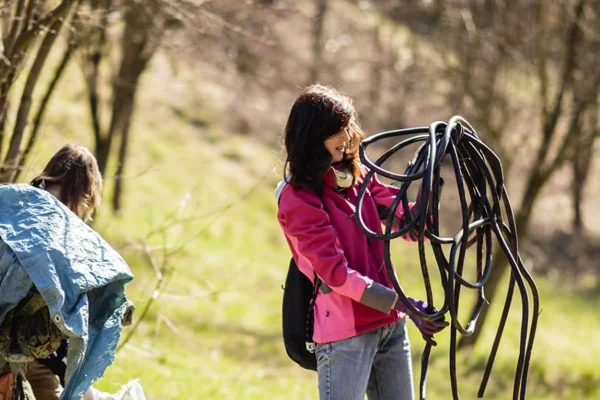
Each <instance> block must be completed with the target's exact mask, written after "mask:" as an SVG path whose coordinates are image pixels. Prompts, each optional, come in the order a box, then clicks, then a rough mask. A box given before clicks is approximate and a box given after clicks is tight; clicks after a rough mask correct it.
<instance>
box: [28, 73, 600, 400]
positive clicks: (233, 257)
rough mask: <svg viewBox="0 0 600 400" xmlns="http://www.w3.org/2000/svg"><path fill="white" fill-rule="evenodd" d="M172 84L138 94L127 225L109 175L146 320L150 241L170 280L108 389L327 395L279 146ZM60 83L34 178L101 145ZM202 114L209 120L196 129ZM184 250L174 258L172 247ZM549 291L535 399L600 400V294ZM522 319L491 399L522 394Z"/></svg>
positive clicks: (533, 383)
mask: <svg viewBox="0 0 600 400" xmlns="http://www.w3.org/2000/svg"><path fill="white" fill-rule="evenodd" d="M77 73H78V71H77V70H76V69H71V70H70V72H69V74H70V75H69V76H71V78H73V79H74V80H75V81H77V79H78V78H77V76H76V74H77ZM171 83H172V82H170V81H169V79H165V77H164V76H159V74H156V73H151V74H148V75H145V76H144V80H143V90H144V92H143V93H144V96H139V103H138V107H137V117H136V119H135V122H134V124H133V127H132V143H131V149H132V151H131V155H130V164H129V166H128V172H127V180H126V185H127V186H126V197H125V199H124V200H125V201H124V207H125V208H124V210H123V213H122V214H121V215H120V216H115V215H112V214H111V213H110V211H109V209H108V208H109V207H108V205H109V204H110V188H111V186H112V180H111V179H107V180H106V189H107V190H105V201H104V203H105V207H104V209H103V210H102V211H101V212H100V213H99V214H98V217H97V220H96V222H95V228H96V229H97V230H98V231H99V232H101V233H102V234H103V235H104V236H105V237H106V238H107V239H108V240H109V241H110V242H111V243H112V244H113V245H114V246H115V247H116V248H117V249H118V250H119V251H120V252H121V253H122V254H123V256H124V257H125V258H126V260H127V261H128V262H129V264H130V265H131V267H132V270H133V271H134V273H135V275H136V279H135V280H134V281H133V283H131V284H130V285H129V286H128V294H129V296H130V298H131V299H132V300H133V301H134V302H135V303H136V304H137V307H138V313H137V317H139V316H140V311H141V310H142V309H143V308H144V305H145V304H146V302H147V301H148V300H149V298H150V296H151V292H152V289H153V288H154V285H155V283H156V276H155V273H154V271H153V269H152V268H151V267H150V266H149V264H148V262H147V261H146V258H145V257H144V254H143V252H142V250H141V246H142V243H143V242H142V239H143V238H146V241H147V244H148V246H149V248H151V249H153V250H152V254H153V256H154V257H155V258H156V260H157V262H158V263H159V264H160V263H161V262H163V261H164V262H166V264H165V265H166V266H167V267H168V269H169V271H171V273H170V274H169V275H168V276H167V277H166V281H165V282H166V284H164V285H163V288H162V290H161V292H160V295H159V296H158V298H157V299H156V301H155V303H154V304H153V305H152V307H151V309H150V312H149V313H148V315H147V317H146V319H145V320H144V321H143V322H142V324H141V325H140V328H139V330H138V331H136V332H135V334H134V336H133V337H132V339H131V340H130V341H129V342H128V344H127V345H126V346H125V347H124V348H123V350H122V351H120V352H119V353H118V355H117V359H116V361H115V363H114V364H113V365H112V366H111V367H110V368H109V369H108V370H107V372H106V374H105V376H104V377H103V378H102V379H101V380H100V381H99V382H98V383H97V386H98V387H99V388H101V389H103V390H107V391H116V390H117V389H118V388H119V387H120V385H122V384H124V383H125V382H127V381H128V380H130V379H135V378H139V379H140V380H141V383H142V385H143V386H144V388H145V391H146V393H147V395H148V397H149V398H151V399H154V400H156V399H212V398H215V399H216V398H219V399H279V398H286V399H287V400H293V399H307V398H316V397H317V391H316V375H315V374H313V373H310V372H307V371H303V370H301V369H300V368H299V367H297V366H295V364H293V363H292V362H291V361H289V359H288V358H287V356H286V355H285V351H284V349H283V343H282V340H281V332H280V302H281V296H282V290H281V285H282V284H283V282H284V278H285V273H286V268H287V262H288V259H289V250H288V249H287V246H286V244H285V241H284V240H283V236H282V234H281V232H280V229H279V227H278V225H277V222H276V204H275V200H274V197H273V194H272V191H273V188H274V184H275V183H276V181H277V180H278V177H279V176H280V166H279V162H278V159H277V149H274V148H268V147H265V146H263V145H261V144H259V143H256V142H254V141H253V140H252V139H251V138H248V137H242V136H237V135H234V134H230V133H227V132H223V131H222V130H221V129H222V128H221V125H220V124H219V123H218V122H217V121H215V120H212V119H211V117H210V116H211V115H212V110H211V109H210V107H209V106H208V105H207V104H208V102H202V101H200V100H198V99H187V98H185V96H183V98H182V99H181V98H178V99H177V101H175V100H174V98H175V97H177V96H176V94H173V93H171V92H169V85H170V84H171ZM61 88H62V89H63V90H66V91H67V93H66V94H65V95H64V96H62V97H60V98H59V99H58V100H57V101H56V102H54V103H53V104H52V107H51V109H50V111H49V115H50V117H49V118H48V120H47V125H46V128H45V130H44V133H43V138H42V139H41V141H40V143H39V146H38V148H37V150H36V154H35V157H34V158H33V159H32V162H31V164H30V167H31V169H30V170H29V171H28V173H27V174H26V176H25V177H24V180H26V179H28V178H31V176H32V175H33V174H34V173H35V171H37V170H39V169H41V167H43V164H44V162H45V160H47V159H48V157H49V155H51V154H52V153H53V152H54V151H56V150H57V149H58V147H60V146H61V145H62V144H64V143H65V142H67V141H77V142H79V143H82V144H85V145H88V146H91V145H92V142H91V133H90V129H89V121H88V116H87V115H88V114H87V110H86V109H85V107H84V106H83V105H84V104H85V103H84V102H85V100H84V94H83V92H82V91H81V90H80V89H77V87H75V88H72V89H71V88H68V87H67V84H65V83H64V82H63V84H62V85H61ZM165 93H168V95H167V94H165ZM197 107H200V108H201V109H199V110H197V109H196V108H197ZM174 110H176V111H174ZM195 115H201V118H196V117H194V116H195ZM198 119H199V120H202V123H201V124H199V123H195V122H194V121H196V120H198ZM282 123H283V121H282ZM111 170H114V166H111ZM109 177H110V174H109ZM169 222H173V224H172V226H170V227H168V228H167V229H164V232H163V233H155V234H152V235H149V233H151V232H153V231H157V230H160V229H159V228H160V227H161V226H164V225H165V224H166V223H169ZM178 248H180V251H177V252H176V253H175V254H173V255H170V256H169V257H168V258H166V261H165V258H164V251H166V252H170V251H173V250H175V249H178ZM395 251H396V260H398V262H397V265H398V267H399V269H398V273H399V276H400V279H401V281H402V283H403V286H404V287H405V288H406V289H407V290H408V291H409V292H410V293H411V294H414V295H415V296H419V295H420V294H421V295H422V288H421V287H420V286H419V282H420V280H419V266H418V260H417V255H416V247H415V246H412V245H410V244H398V245H397V246H396V249H395ZM539 286H540V291H541V294H542V307H543V312H542V314H541V317H540V326H539V329H538V338H537V341H536V345H535V348H534V354H533V359H532V365H531V372H530V380H529V390H528V393H529V396H528V398H529V399H532V400H533V399H550V400H552V399H557V400H558V399H575V398H577V399H596V398H599V396H600V378H598V374H597V359H598V358H599V357H600V334H599V333H598V332H599V331H600V329H599V328H600V322H599V319H598V318H597V312H596V310H597V309H598V307H599V306H600V300H599V297H598V295H597V293H589V294H588V295H587V296H585V297H584V296H578V295H577V294H576V293H572V292H571V290H570V289H569V288H568V287H561V286H560V285H558V284H556V283H549V282H546V281H544V280H540V281H539ZM437 293H438V295H439V290H438V291H437ZM502 303H503V299H502V298H498V299H497V300H496V301H495V302H494V304H492V307H493V315H492V318H491V324H490V325H489V326H488V327H487V329H486V331H485V332H484V335H483V337H482V340H481V342H480V345H479V346H477V347H476V348H475V349H474V351H473V352H471V353H470V354H465V353H460V354H459V358H458V365H459V368H458V369H459V385H460V389H461V394H462V398H463V399H473V398H475V397H476V391H477V385H478V381H479V379H480V377H481V374H482V372H483V366H484V363H485V360H486V359H487V352H488V351H489V347H490V346H491V341H492V339H493V335H494V332H495V326H494V325H495V321H497V319H498V316H499V312H500V307H501V306H502ZM519 321H520V318H519V313H518V308H517V309H516V310H515V311H513V313H512V314H511V316H510V319H509V323H508V324H507V328H506V334H505V338H504V341H503V343H502V346H501V348H500V352H499V355H498V358H497V362H496V366H495V369H494V372H493V374H492V379H491V381H490V383H489V385H488V391H487V394H486V398H487V399H507V398H509V397H510V393H511V390H512V389H511V388H512V379H513V374H514V368H515V366H516V361H517V353H516V349H517V346H518V324H519ZM130 330H131V328H130V327H129V328H126V329H125V334H128V333H129V332H130ZM410 334H411V338H412V343H413V357H414V363H415V364H414V365H415V379H416V380H417V379H418V375H419V372H418V371H419V361H418V360H419V358H420V354H421V351H422V348H423V342H422V340H421V339H420V337H419V335H418V334H417V331H416V329H415V328H414V326H412V324H411V327H410ZM448 339H449V335H448V333H447V332H444V333H442V334H440V335H439V337H438V338H437V340H438V343H439V346H438V347H437V348H435V349H434V352H433V354H432V360H431V367H430V377H429V383H428V393H429V397H428V398H431V399H442V400H444V399H450V398H451V395H450V383H449V379H448V373H447V370H448V344H447V343H448Z"/></svg>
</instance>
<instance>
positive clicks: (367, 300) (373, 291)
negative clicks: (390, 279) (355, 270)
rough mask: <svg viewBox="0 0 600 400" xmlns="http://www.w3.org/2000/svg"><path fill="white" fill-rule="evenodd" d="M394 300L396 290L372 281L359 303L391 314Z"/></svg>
mask: <svg viewBox="0 0 600 400" xmlns="http://www.w3.org/2000/svg"><path fill="white" fill-rule="evenodd" d="M394 300H396V291H395V290H393V289H390V288H388V287H386V286H383V285H381V284H379V283H377V282H373V281H371V282H370V283H368V284H367V286H366V287H365V291H364V292H363V295H362V297H361V298H360V300H359V303H361V304H364V305H366V306H369V307H371V308H374V309H376V310H379V311H381V312H383V313H386V314H389V312H390V311H391V309H392V304H393V303H394Z"/></svg>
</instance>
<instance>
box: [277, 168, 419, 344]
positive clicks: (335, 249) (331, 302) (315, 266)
mask: <svg viewBox="0 0 600 400" xmlns="http://www.w3.org/2000/svg"><path fill="white" fill-rule="evenodd" d="M364 175H365V174H363V176H362V177H361V178H360V181H359V182H358V183H357V185H355V186H352V187H350V188H348V189H346V190H345V193H342V194H344V195H345V197H344V196H343V195H342V194H339V193H338V192H336V189H335V188H336V184H335V174H334V171H333V170H332V169H330V170H329V171H328V172H327V173H326V175H325V179H324V184H325V188H324V191H323V195H322V200H321V198H319V196H318V195H317V194H316V193H314V192H312V191H307V190H294V189H293V188H292V186H291V185H289V184H285V185H284V186H282V188H281V187H280V198H279V212H278V214H277V218H278V220H279V224H280V225H281V228H282V229H283V232H284V234H285V238H286V240H287V242H288V244H289V246H290V249H291V251H292V256H293V257H294V260H295V261H296V264H297V265H298V268H299V269H300V271H302V272H303V273H304V274H305V275H306V276H308V277H309V278H310V279H311V280H313V279H314V273H315V272H316V274H317V275H318V276H319V278H320V279H321V280H322V282H323V283H322V284H321V290H320V293H319V294H318V295H317V300H316V305H315V325H314V335H313V340H314V341H315V342H317V343H328V342H333V341H337V340H342V339H346V338H349V337H353V336H356V335H360V334H361V333H364V332H367V331H370V330H372V329H377V328H380V327H382V326H385V325H387V324H390V323H393V322H396V321H398V320H399V319H400V318H403V317H404V315H403V314H401V313H398V312H397V311H390V309H391V306H392V304H393V302H394V300H395V298H396V292H395V291H394V290H393V288H392V285H391V282H390V279H389V277H388V274H387V271H386V268H385V265H384V261H383V242H382V241H379V240H371V239H369V238H367V237H366V236H365V235H364V234H363V233H362V232H361V230H360V228H359V227H358V223H357V221H356V218H355V216H354V213H355V211H356V210H355V206H354V205H355V204H356V198H357V195H358V191H359V188H360V184H361V183H362V181H363V179H364ZM397 192H398V189H397V188H395V187H392V186H388V185H384V184H383V183H381V182H380V181H379V180H378V179H377V178H376V177H373V178H372V180H371V182H370V183H369V186H368V191H367V194H366V196H365V199H364V202H363V209H362V213H363V214H362V215H363V219H364V221H365V224H366V225H367V226H368V227H369V228H370V229H371V230H372V231H375V232H378V233H381V232H382V225H381V220H380V217H379V213H378V210H377V206H376V205H383V206H390V205H391V203H392V201H393V200H394V197H395V195H396V193H397ZM323 202H324V203H325V207H323ZM411 206H412V205H411ZM396 216H397V217H399V218H400V219H403V218H404V214H403V211H402V209H401V207H398V210H397V212H396ZM407 240H408V239H407Z"/></svg>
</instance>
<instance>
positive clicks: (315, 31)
mask: <svg viewBox="0 0 600 400" xmlns="http://www.w3.org/2000/svg"><path fill="white" fill-rule="evenodd" d="M315 3H316V4H315V5H316V12H315V16H314V17H313V26H312V56H313V58H312V65H311V66H310V75H309V78H308V79H309V81H308V84H312V83H315V82H317V81H318V80H319V70H320V69H321V68H322V64H323V57H322V53H323V31H324V28H325V17H326V16H327V8H328V5H329V0H315Z"/></svg>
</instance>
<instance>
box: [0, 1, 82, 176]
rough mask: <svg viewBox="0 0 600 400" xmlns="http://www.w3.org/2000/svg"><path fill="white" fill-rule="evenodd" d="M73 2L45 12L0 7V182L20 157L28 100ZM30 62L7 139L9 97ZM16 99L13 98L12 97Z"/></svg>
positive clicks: (40, 7)
mask: <svg viewBox="0 0 600 400" xmlns="http://www.w3.org/2000/svg"><path fill="white" fill-rule="evenodd" d="M77 3H78V1H77V0H62V1H61V2H59V3H58V4H57V5H56V6H55V7H54V8H52V9H49V5H48V4H47V2H46V1H39V0H29V1H27V0H13V1H7V2H4V3H3V4H2V5H1V6H0V23H1V26H0V35H1V38H0V39H1V41H0V157H1V155H2V150H3V144H4V140H5V138H6V139H10V140H9V142H8V148H7V150H6V154H5V156H4V161H3V163H2V165H1V166H0V182H13V181H14V180H15V177H16V172H17V169H18V167H19V165H20V159H21V157H22V155H23V154H22V153H23V150H22V148H21V147H22V142H23V140H24V138H25V134H26V128H27V121H28V118H29V115H30V112H31V105H32V96H33V93H34V91H35V88H36V86H37V84H38V80H39V77H40V74H41V73H42V70H43V69H44V67H45V65H46V61H47V59H48V55H49V54H50V51H51V50H52V49H53V47H54V43H55V40H56V38H57V36H58V34H59V32H60V30H61V28H62V26H63V25H64V23H65V21H67V20H68V17H69V15H70V14H71V11H72V10H73V8H74V7H75V5H76V4H77ZM40 37H41V42H40V45H39V46H38V47H37V52H36V53H35V56H33V57H34V59H33V62H32V63H31V66H30V67H29V68H28V69H27V68H25V70H26V73H27V78H26V80H25V85H24V87H23V88H22V90H21V94H20V96H18V97H19V98H20V100H19V102H18V108H17V112H16V120H15V123H14V126H13V132H12V134H11V135H10V137H8V133H7V128H8V125H7V118H8V115H9V93H10V91H11V89H12V88H13V84H14V83H15V80H16V78H17V76H18V74H19V73H21V72H23V71H24V67H25V60H26V59H27V57H28V56H29V55H33V52H34V50H35V49H36V46H35V45H36V44H37V43H38V42H39V41H40V40H38V38H40ZM14 96H15V97H17V96H16V95H14Z"/></svg>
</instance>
